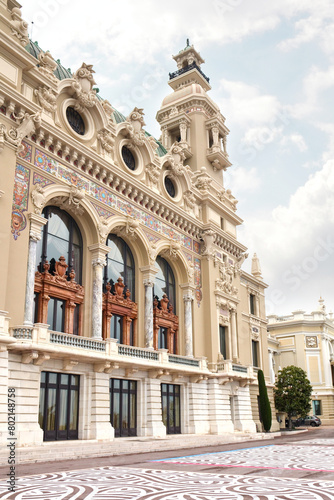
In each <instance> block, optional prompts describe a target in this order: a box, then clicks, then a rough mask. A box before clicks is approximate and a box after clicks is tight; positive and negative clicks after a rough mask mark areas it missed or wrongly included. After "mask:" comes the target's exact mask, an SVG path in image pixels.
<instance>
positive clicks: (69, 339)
mask: <svg viewBox="0 0 334 500" xmlns="http://www.w3.org/2000/svg"><path fill="white" fill-rule="evenodd" d="M50 342H51V343H52V344H61V345H66V346H70V347H81V348H82V349H90V350H92V351H102V352H105V350H106V343H105V342H104V341H103V340H95V339H91V338H88V337H78V336H77V335H70V334H69V333H58V332H50Z"/></svg>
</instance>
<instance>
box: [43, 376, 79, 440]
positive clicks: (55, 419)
mask: <svg viewBox="0 0 334 500" xmlns="http://www.w3.org/2000/svg"><path fill="white" fill-rule="evenodd" d="M79 382H80V377H79V376H78V375H71V374H67V373H66V374H62V373H52V372H42V373H41V389H40V398H39V425H40V427H41V428H42V429H43V431H44V441H57V440H63V439H64V440H65V439H78V415H79Z"/></svg>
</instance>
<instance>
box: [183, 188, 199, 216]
mask: <svg viewBox="0 0 334 500" xmlns="http://www.w3.org/2000/svg"><path fill="white" fill-rule="evenodd" d="M183 202H184V208H185V210H186V211H187V212H191V211H192V210H193V209H194V207H195V202H196V198H195V196H194V195H193V193H192V192H191V191H186V192H185V193H184V195H183Z"/></svg>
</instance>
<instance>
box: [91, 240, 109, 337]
mask: <svg viewBox="0 0 334 500" xmlns="http://www.w3.org/2000/svg"><path fill="white" fill-rule="evenodd" d="M88 249H89V250H90V251H91V252H92V266H93V299H92V337H93V338H95V339H102V293H103V288H102V286H103V268H104V266H105V265H106V254H107V253H108V252H109V250H110V248H109V247H107V246H106V245H102V244H99V243H96V244H95V245H91V246H90V247H88Z"/></svg>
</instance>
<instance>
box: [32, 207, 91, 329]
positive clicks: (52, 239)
mask: <svg viewBox="0 0 334 500" xmlns="http://www.w3.org/2000/svg"><path fill="white" fill-rule="evenodd" d="M43 215H44V217H45V218H46V219H47V220H48V222H47V224H46V225H45V226H44V228H43V238H42V240H41V241H40V242H39V244H38V248H37V255H36V257H37V264H38V265H37V269H38V271H39V272H37V273H36V276H35V307H36V309H35V321H38V322H39V323H46V324H48V325H49V327H50V329H51V330H55V331H60V332H65V333H71V334H73V333H74V334H80V332H81V325H82V311H81V307H80V306H81V304H82V303H83V298H84V289H83V287H82V286H81V280H82V251H83V245H82V237H81V233H80V230H79V228H78V226H77V224H76V222H75V220H74V219H73V218H72V217H71V216H70V215H69V214H68V213H67V212H65V211H64V210H61V209H60V208H58V207H53V206H49V207H46V208H45V209H44V210H43Z"/></svg>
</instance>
